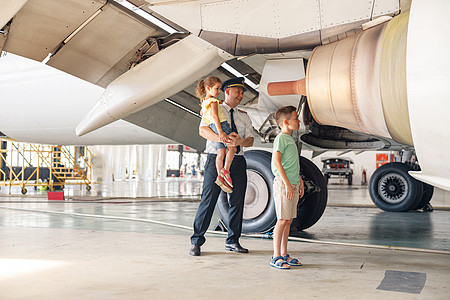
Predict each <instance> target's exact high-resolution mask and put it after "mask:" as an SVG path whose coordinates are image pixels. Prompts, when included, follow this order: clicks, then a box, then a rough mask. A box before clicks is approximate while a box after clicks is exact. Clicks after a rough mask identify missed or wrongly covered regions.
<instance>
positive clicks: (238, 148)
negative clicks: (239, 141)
mask: <svg viewBox="0 0 450 300" xmlns="http://www.w3.org/2000/svg"><path fill="white" fill-rule="evenodd" d="M233 113H234V109H230V125H231V130H232V131H233V132H236V133H238V131H237V128H236V124H235V123H234V116H233ZM240 151H241V146H237V148H236V154H237V153H239V152H240Z"/></svg>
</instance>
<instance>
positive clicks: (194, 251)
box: [189, 245, 201, 256]
mask: <svg viewBox="0 0 450 300" xmlns="http://www.w3.org/2000/svg"><path fill="white" fill-rule="evenodd" d="M189 254H190V255H192V256H200V254H201V253H200V246H199V245H192V247H191V250H190V251H189Z"/></svg>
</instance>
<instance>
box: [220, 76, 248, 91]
mask: <svg viewBox="0 0 450 300" xmlns="http://www.w3.org/2000/svg"><path fill="white" fill-rule="evenodd" d="M234 86H237V87H241V88H243V89H244V92H245V91H246V90H247V89H246V88H245V86H244V77H237V78H231V79H228V80H227V81H225V82H224V83H223V84H222V91H223V92H225V90H226V89H227V88H230V87H234Z"/></svg>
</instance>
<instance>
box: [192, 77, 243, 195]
mask: <svg viewBox="0 0 450 300" xmlns="http://www.w3.org/2000/svg"><path fill="white" fill-rule="evenodd" d="M221 86H222V82H221V81H220V79H219V78H217V77H214V76H209V77H207V78H205V79H204V80H201V81H200V82H199V83H198V86H197V90H196V94H197V97H199V98H200V101H201V105H202V110H201V115H202V120H203V121H204V122H205V123H206V124H208V125H209V127H210V128H211V129H212V130H213V131H214V132H215V133H217V134H218V135H219V140H220V141H221V143H215V146H216V150H217V157H216V168H217V179H216V184H217V185H218V186H220V188H221V189H222V190H223V191H224V192H226V193H231V192H233V190H232V189H231V188H230V187H233V183H232V181H231V177H230V166H231V163H232V161H233V158H234V154H235V153H236V147H233V146H227V145H225V144H224V143H226V142H228V141H229V139H228V135H229V134H230V133H232V130H231V126H230V124H229V123H228V120H227V115H226V114H225V112H224V110H223V108H222V106H221V105H220V103H221V101H220V100H219V99H217V97H218V96H219V94H220V88H221ZM227 149H228V151H226V150H227ZM224 157H225V166H224V165H223V159H224Z"/></svg>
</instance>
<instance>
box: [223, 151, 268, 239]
mask: <svg viewBox="0 0 450 300" xmlns="http://www.w3.org/2000/svg"><path fill="white" fill-rule="evenodd" d="M244 156H245V160H246V161H247V175H248V177H249V182H248V183H247V192H246V194H247V193H249V190H251V194H253V195H255V196H256V197H255V199H251V200H252V201H263V203H262V204H263V205H264V210H263V211H262V212H261V213H260V214H259V215H258V216H256V217H254V218H252V219H244V220H243V221H242V233H253V232H255V233H264V232H268V231H270V230H272V228H273V227H274V226H275V223H276V222H277V217H276V213H275V204H274V202H273V192H272V188H273V186H272V185H273V178H274V176H273V174H272V170H271V166H270V164H271V158H272V154H271V153H270V152H267V151H263V150H251V151H246V152H245V154H244ZM249 172H253V173H254V174H253V175H255V176H257V177H258V179H262V180H260V182H263V185H262V186H260V185H256V184H253V183H252V182H250V175H249ZM258 190H261V191H263V192H261V193H260V192H259V191H258ZM263 193H264V194H267V196H266V197H260V196H258V195H261V194H263ZM246 202H247V199H246ZM216 207H217V212H218V214H219V217H220V219H221V220H222V222H223V223H224V225H225V227H228V208H229V207H228V200H227V196H226V194H225V193H221V194H220V196H219V200H218V201H217V206H216ZM244 210H245V207H244ZM244 214H245V211H244Z"/></svg>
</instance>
